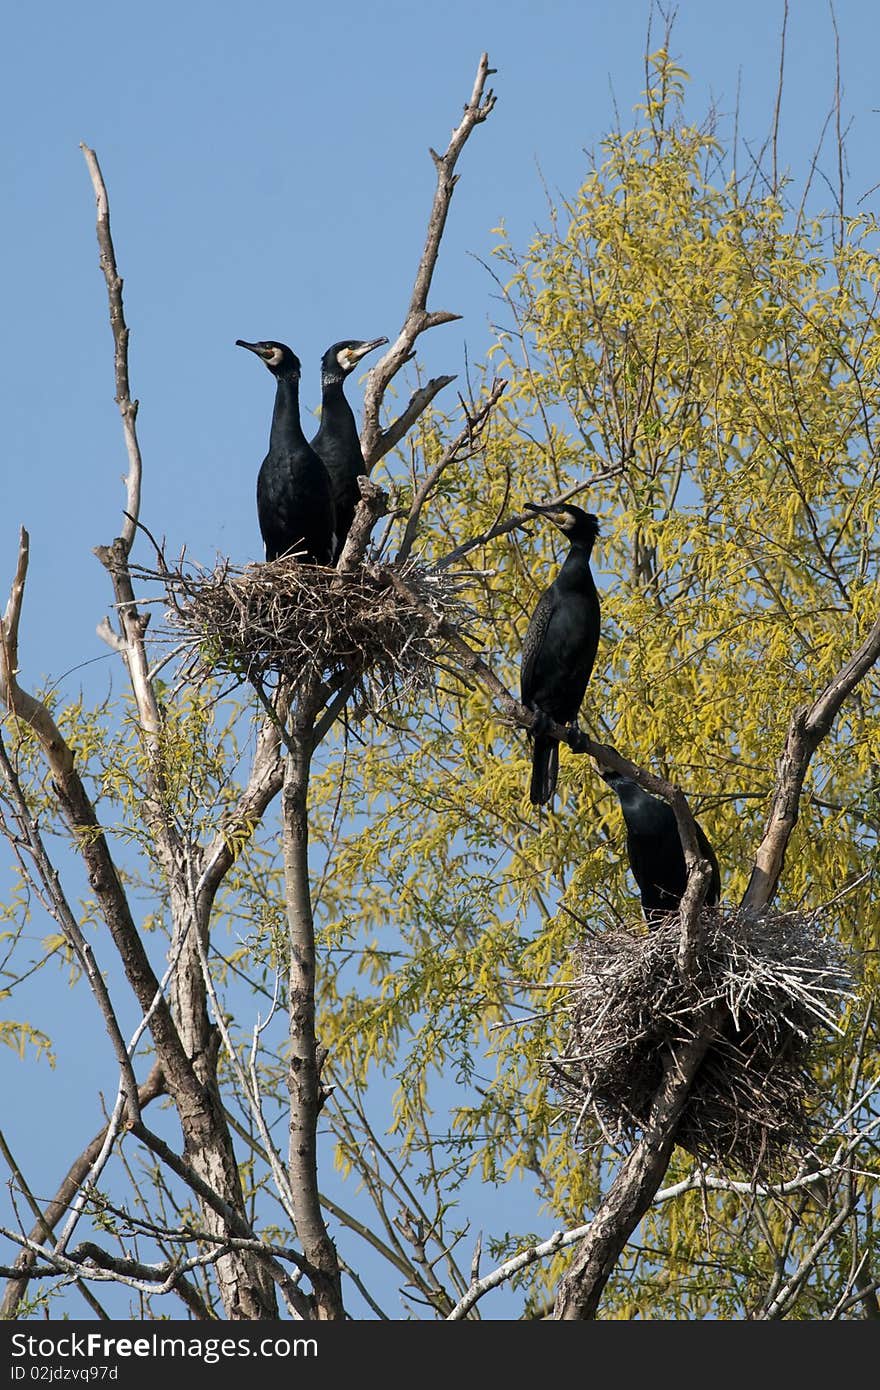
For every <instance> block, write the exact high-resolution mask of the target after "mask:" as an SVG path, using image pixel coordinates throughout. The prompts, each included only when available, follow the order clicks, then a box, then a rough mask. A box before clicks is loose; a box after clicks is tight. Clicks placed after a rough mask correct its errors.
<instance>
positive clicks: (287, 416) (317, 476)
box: [236, 338, 336, 565]
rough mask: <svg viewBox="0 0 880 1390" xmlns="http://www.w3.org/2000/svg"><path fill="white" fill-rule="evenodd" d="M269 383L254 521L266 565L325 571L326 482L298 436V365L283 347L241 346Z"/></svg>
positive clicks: (332, 537) (331, 536)
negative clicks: (296, 564)
mask: <svg viewBox="0 0 880 1390" xmlns="http://www.w3.org/2000/svg"><path fill="white" fill-rule="evenodd" d="M236 346H237V347H243V348H247V349H248V351H249V352H254V353H256V355H257V357H259V358H260V359H261V361H263V362H265V364H266V366H267V367H268V368H269V371H270V372H271V373H272V375H273V376H274V378H275V382H276V386H275V409H274V411H273V413H272V430H271V433H270V435H269V452H268V454H267V455H266V457H265V458H264V459H263V462H262V464H261V466H260V472H259V474H258V476H257V517H258V519H259V523H260V534H261V535H262V537H263V543H264V545H265V547H266V559H267V560H277V559H278V558H279V556H281V555H287V554H295V555H296V556H297V558H298V559H300V560H302V561H303V562H304V563H307V564H308V563H311V564H316V565H329V564H331V562H332V560H333V555H334V551H335V549H336V521H335V515H334V509H333V493H332V491H331V488H330V479H329V477H328V476H327V470H326V468H325V467H324V465H323V463H322V462H321V460H320V459H319V458H318V455H317V454H316V453H315V451H314V449H313V448H312V446H311V445H310V444H309V442H308V440H307V439H306V437H305V435H304V434H303V431H302V425H301V424H300V418H299V378H300V361H299V358H298V357H297V356H296V353H294V352H291V350H290V348H289V347H287V346H286V345H285V344H284V343H275V342H261V343H246V342H245V341H244V339H243V338H237V339H236Z"/></svg>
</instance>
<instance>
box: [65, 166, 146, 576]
mask: <svg viewBox="0 0 880 1390" xmlns="http://www.w3.org/2000/svg"><path fill="white" fill-rule="evenodd" d="M80 149H81V150H82V152H83V155H84V156H85V161H86V164H87V165H88V170H89V176H90V177H91V180H92V187H93V188H94V190H95V201H96V203H97V209H98V224H97V231H98V250H99V255H100V265H101V270H102V271H103V272H104V279H105V280H106V281H107V294H108V297H109V300H110V327H111V330H112V332H113V356H114V364H115V375H116V404H117V405H118V407H119V413H120V415H121V416H122V428H123V432H124V434H125V447H126V450H127V452H128V477H127V478H126V480H125V490H126V494H127V498H128V504H127V507H126V510H125V521H124V523H123V526H122V531H121V533H120V539H121V540H122V543H123V545H124V547H125V553H126V555H127V554H128V552H129V551H130V550H131V547H132V543H133V541H134V537H135V531H136V530H137V519H138V514H139V512H140V504H141V472H142V463H141V450H140V445H139V444H138V437H137V428H136V425H135V422H136V420H137V412H138V402H137V401H133V400H132V399H131V388H130V386H129V381H128V327H127V325H126V322H125V313H124V310H123V307H122V277H121V276H120V274H119V272H118V270H117V269H116V255H115V252H114V250H113V238H112V237H111V235H110V204H109V200H108V198H107V189H106V187H105V185H104V177H103V175H102V173H101V167H100V165H99V164H98V157H97V155H96V154H95V151H94V150H90V149H89V147H88V145H83V144H80Z"/></svg>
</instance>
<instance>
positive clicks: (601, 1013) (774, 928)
mask: <svg viewBox="0 0 880 1390" xmlns="http://www.w3.org/2000/svg"><path fill="white" fill-rule="evenodd" d="M704 924H705V934H704V939H703V943H702V948H701V951H700V953H699V956H698V970H697V972H696V975H695V978H694V980H692V981H685V980H683V979H682V978H681V977H680V975H679V972H678V968H677V964H676V955H677V951H678V944H679V927H678V918H677V915H671V916H670V918H669V919H668V921H667V922H665V923H664V924H663V925H662V926H660V927H658V928H656V929H655V930H653V931H651V932H650V933H648V934H647V935H641V934H640V935H635V934H633V933H632V932H629V931H625V930H622V929H614V930H611V931H606V932H603V933H601V934H598V933H597V934H596V935H595V936H592V937H590V938H589V939H588V941H587V942H586V943H585V944H584V945H582V946H581V947H580V948H579V949H578V951H577V955H576V968H577V976H576V980H575V983H574V984H573V986H572V989H571V993H570V994H569V996H568V998H567V1001H566V1004H565V1005H564V1007H565V1010H566V1013H567V1015H568V1043H567V1046H566V1048H565V1051H564V1052H563V1054H562V1055H561V1056H559V1057H557V1058H555V1059H553V1060H552V1061H551V1062H549V1063H548V1064H547V1072H548V1075H549V1078H550V1080H551V1082H552V1084H553V1087H554V1089H555V1091H556V1093H557V1096H558V1098H559V1099H560V1101H561V1103H562V1107H563V1110H564V1111H565V1112H566V1113H568V1114H570V1115H572V1116H573V1117H575V1129H576V1131H577V1132H578V1133H579V1134H580V1133H581V1131H582V1130H583V1128H584V1127H585V1126H589V1124H590V1121H591V1120H592V1121H593V1124H596V1123H597V1124H598V1125H599V1127H600V1128H601V1130H602V1131H603V1133H604V1134H605V1136H606V1137H607V1138H610V1139H612V1140H614V1141H615V1142H616V1141H619V1140H620V1139H632V1138H633V1137H634V1136H635V1134H636V1132H637V1131H638V1130H639V1129H640V1128H641V1126H642V1124H643V1123H644V1121H645V1120H646V1118H647V1116H648V1113H649V1110H650V1105H651V1101H652V1098H653V1096H654V1094H655V1092H656V1090H657V1087H658V1085H659V1084H660V1080H661V1073H662V1066H663V1061H664V1058H666V1057H668V1055H669V1048H670V1047H671V1046H673V1045H675V1044H676V1043H683V1042H685V1041H687V1040H689V1039H690V1038H692V1037H693V1036H694V1034H695V1032H696V1030H697V1027H698V1024H699V1018H700V1016H701V1015H703V1014H704V1013H705V1011H706V1009H707V1008H708V1007H709V1006H711V1005H712V1004H715V1003H720V1004H721V1005H722V1008H723V1017H724V1022H723V1023H722V1025H721V1026H720V1027H719V1029H718V1032H717V1034H716V1037H715V1040H714V1041H713V1042H712V1043H711V1045H710V1047H709V1051H708V1052H707V1054H706V1056H705V1058H704V1060H703V1062H702V1064H701V1066H700V1069H699V1071H698V1073H697V1076H696V1079H695V1081H694V1085H693V1087H692V1089H691V1092H690V1094H689V1097H688V1100H687V1103H686V1106H685V1109H684V1111H683V1113H682V1115H681V1118H680V1120H679V1123H678V1128H677V1130H676V1135H675V1139H676V1143H677V1144H679V1145H680V1147H681V1148H683V1149H686V1150H687V1151H688V1153H690V1154H692V1155H693V1156H694V1157H695V1158H697V1159H700V1160H702V1161H704V1162H710V1163H712V1164H713V1165H715V1166H717V1167H720V1168H721V1169H723V1170H728V1171H734V1170H737V1171H739V1172H741V1173H742V1172H744V1173H746V1174H747V1175H748V1176H750V1177H754V1178H755V1179H756V1180H758V1179H762V1180H769V1179H771V1178H773V1177H775V1176H778V1175H779V1174H780V1173H781V1172H782V1170H783V1166H784V1163H785V1160H786V1158H788V1157H789V1156H791V1155H792V1153H794V1154H798V1153H804V1152H805V1151H807V1150H809V1149H810V1148H811V1147H812V1143H813V1140H814V1139H815V1137H816V1136H815V1133H814V1129H815V1124H814V1121H813V1119H812V1116H813V1114H814V1112H815V1110H816V1108H817V1098H816V1094H815V1091H816V1087H815V1083H814V1080H813V1076H812V1074H811V1071H810V1060H811V1051H812V1047H813V1044H814V1042H815V1041H816V1035H817V1033H819V1032H820V1031H824V1030H827V1029H830V1030H833V1031H837V1032H839V1031H840V1022H839V1018H840V1013H841V1010H842V1009H843V1007H844V1005H845V1003H846V1001H847V1000H848V999H850V998H852V997H853V993H854V988H853V981H852V977H851V976H850V974H849V973H848V971H847V969H846V966H845V958H844V955H843V952H842V950H841V949H840V947H839V946H838V945H837V944H836V943H835V942H833V941H830V940H828V939H827V938H826V937H824V936H823V934H822V932H821V930H820V927H819V924H818V922H817V920H816V918H815V917H808V916H804V915H802V914H798V913H779V914H768V915H765V916H763V917H761V918H759V919H757V920H747V919H745V918H744V917H742V916H741V915H740V914H739V913H728V914H725V913H722V912H721V911H718V910H715V909H711V908H710V909H704Z"/></svg>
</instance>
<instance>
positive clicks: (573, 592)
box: [520, 502, 600, 806]
mask: <svg viewBox="0 0 880 1390" xmlns="http://www.w3.org/2000/svg"><path fill="white" fill-rule="evenodd" d="M526 510H527V511H530V512H535V513H536V514H537V515H539V516H546V517H547V518H548V519H549V520H550V521H552V522H553V524H554V525H555V526H558V527H559V529H560V531H562V533H563V535H565V536H567V537H568V541H569V545H570V549H569V552H568V555H567V556H566V559H565V561H564V563H563V564H562V566H561V567H560V570H559V573H558V574H557V576H556V578H555V579H554V581H553V583H552V584H551V585H550V587H549V588H548V589H545V591H544V593H543V594H542V595H541V597H540V599H539V600H538V603H537V607H536V608H535V611H534V613H533V614H532V617H531V621H530V622H529V626H528V629H527V631H526V635H525V640H524V641H523V647H522V670H521V676H520V693H521V698H522V703H523V704H524V705H527V706H528V708H529V709H531V710H534V711H535V712H536V713H538V714H542V715H544V716H546V717H549V718H550V719H552V720H554V721H555V722H556V723H557V724H572V723H574V722H575V720H576V719H577V715H578V710H579V709H580V705H581V700H582V699H583V698H584V691H585V690H586V688H587V681H588V680H589V679H590V673H591V671H592V669H593V662H594V661H595V659H596V649H597V647H598V645H599V617H600V614H599V595H598V594H597V593H596V585H595V584H594V583H593V576H592V574H591V573H590V553H591V551H592V549H593V542H594V541H595V539H596V537H597V536H598V534H599V521H598V518H597V517H595V516H593V515H592V514H591V513H590V512H585V511H583V510H582V509H581V508H580V507H574V506H572V505H571V504H570V503H560V504H557V505H550V506H543V507H541V506H538V505H537V504H535V503H533V502H527V503H526ZM558 771H559V745H558V744H557V742H556V739H555V738H550V737H548V736H547V735H546V734H543V733H541V731H540V728H539V729H537V730H536V731H535V733H534V735H533V747H532V777H531V785H530V788H529V795H530V797H531V801H532V805H533V806H541V805H543V804H544V803H545V802H547V801H549V800H550V799H551V797H552V796H553V793H554V791H555V790H556V778H557V774H558Z"/></svg>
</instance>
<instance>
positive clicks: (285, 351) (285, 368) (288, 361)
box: [235, 338, 300, 381]
mask: <svg viewBox="0 0 880 1390" xmlns="http://www.w3.org/2000/svg"><path fill="white" fill-rule="evenodd" d="M235 346H236V347H243V348H247V350H248V352H255V353H256V354H257V356H258V357H259V358H260V359H261V360H262V361H263V362H265V364H266V366H267V367H268V368H269V371H270V372H271V373H272V375H273V376H283V377H287V378H291V377H293V378H295V379H296V380H297V381H298V380H299V375H300V360H299V358H298V357H297V355H296V353H295V352H291V350H290V348H289V347H288V346H287V344H286V343H275V342H272V341H271V340H266V341H265V342H262V343H246V342H245V340H244V338H236V340H235Z"/></svg>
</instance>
